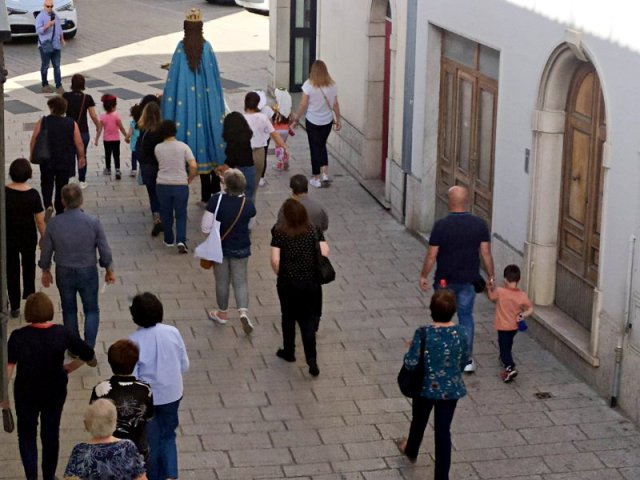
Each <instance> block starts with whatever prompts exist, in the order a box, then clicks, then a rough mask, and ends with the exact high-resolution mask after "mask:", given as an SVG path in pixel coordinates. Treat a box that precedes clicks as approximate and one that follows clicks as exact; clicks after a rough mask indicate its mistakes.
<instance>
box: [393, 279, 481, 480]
mask: <svg viewBox="0 0 640 480" xmlns="http://www.w3.org/2000/svg"><path fill="white" fill-rule="evenodd" d="M430 309H431V318H432V319H433V324H432V325H429V326H426V327H419V328H418V329H417V330H416V332H415V334H414V336H413V341H412V342H411V346H410V347H409V351H408V352H407V353H406V355H405V356H404V365H405V367H406V368H407V369H408V370H415V369H416V368H417V367H418V364H419V362H421V361H422V362H424V379H423V383H422V392H421V394H420V396H418V397H416V398H413V399H412V408H411V410H412V415H411V427H410V429H409V438H403V439H400V440H398V441H397V445H398V449H399V450H400V452H401V453H402V454H403V455H406V457H407V458H408V459H409V461H411V462H412V463H414V462H415V461H416V460H417V458H418V451H419V450H420V444H421V443H422V438H423V436H424V430H425V428H426V427H427V422H428V421H429V415H430V414H431V410H432V409H433V410H434V411H435V419H434V436H435V445H436V455H435V456H436V464H435V473H434V477H433V478H434V479H435V480H449V468H450V467H451V421H452V420H453V414H454V412H455V410H456V405H457V403H458V400H459V399H460V398H462V397H464V396H465V395H466V394H467V390H466V388H465V386H464V381H463V379H462V377H463V373H462V371H463V369H464V367H465V365H466V364H467V359H468V356H469V355H468V346H467V333H466V329H465V328H464V327H463V326H461V325H456V324H454V323H453V322H452V321H451V319H452V318H453V315H454V314H455V313H456V297H455V294H454V293H453V291H451V290H448V289H440V290H437V291H436V292H435V293H434V294H433V297H431V304H430ZM423 341H424V358H422V359H421V358H420V350H421V343H422V342H423Z"/></svg>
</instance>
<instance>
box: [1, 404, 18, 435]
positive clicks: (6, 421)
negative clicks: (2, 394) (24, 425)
mask: <svg viewBox="0 0 640 480" xmlns="http://www.w3.org/2000/svg"><path fill="white" fill-rule="evenodd" d="M2 425H3V427H4V431H5V432H7V433H11V432H13V430H14V429H15V428H16V424H15V422H14V421H13V412H12V411H11V409H10V408H3V409H2Z"/></svg>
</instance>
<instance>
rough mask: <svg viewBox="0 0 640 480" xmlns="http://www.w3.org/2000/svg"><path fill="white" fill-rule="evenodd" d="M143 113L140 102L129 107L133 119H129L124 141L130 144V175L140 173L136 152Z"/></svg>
mask: <svg viewBox="0 0 640 480" xmlns="http://www.w3.org/2000/svg"><path fill="white" fill-rule="evenodd" d="M141 114H142V107H141V106H140V104H139V103H136V104H135V105H133V106H132V107H131V108H130V109H129V115H131V120H130V121H129V131H128V132H127V135H126V136H125V137H124V141H125V142H127V143H128V144H129V150H131V173H130V174H129V176H131V177H135V176H136V175H137V173H138V152H136V143H137V142H138V137H139V136H140V130H139V129H138V120H140V115H141Z"/></svg>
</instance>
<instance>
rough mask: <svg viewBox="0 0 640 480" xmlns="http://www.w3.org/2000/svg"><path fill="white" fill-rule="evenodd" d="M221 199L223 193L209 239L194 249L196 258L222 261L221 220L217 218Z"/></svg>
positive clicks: (214, 214)
mask: <svg viewBox="0 0 640 480" xmlns="http://www.w3.org/2000/svg"><path fill="white" fill-rule="evenodd" d="M220 200H222V193H221V194H220V196H219V197H218V204H217V205H216V211H215V212H214V213H213V225H211V231H210V232H209V236H208V237H207V239H206V240H205V241H204V242H202V243H201V244H200V245H198V246H197V247H196V248H195V250H194V251H193V256H194V257H196V258H203V259H205V260H210V261H212V262H216V263H222V241H221V240H220V222H219V221H218V220H216V217H217V215H218V208H220Z"/></svg>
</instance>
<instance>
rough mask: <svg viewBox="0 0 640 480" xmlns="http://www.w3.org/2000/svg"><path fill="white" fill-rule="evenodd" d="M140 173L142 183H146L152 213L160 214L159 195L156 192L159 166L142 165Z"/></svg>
mask: <svg viewBox="0 0 640 480" xmlns="http://www.w3.org/2000/svg"><path fill="white" fill-rule="evenodd" d="M140 172H141V173H142V181H143V182H144V186H145V187H147V194H148V195H149V206H150V207H151V213H160V202H159V201H158V194H157V192H156V180H157V179H158V166H157V165H150V164H148V163H141V164H140Z"/></svg>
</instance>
